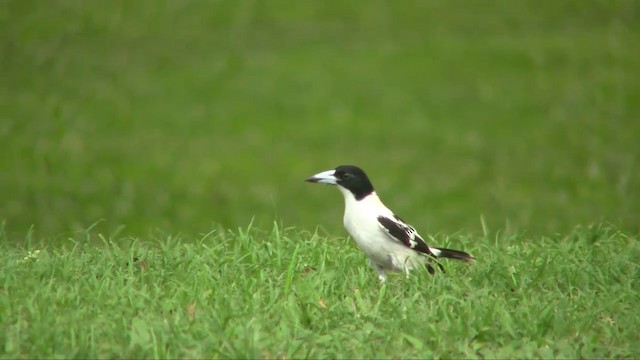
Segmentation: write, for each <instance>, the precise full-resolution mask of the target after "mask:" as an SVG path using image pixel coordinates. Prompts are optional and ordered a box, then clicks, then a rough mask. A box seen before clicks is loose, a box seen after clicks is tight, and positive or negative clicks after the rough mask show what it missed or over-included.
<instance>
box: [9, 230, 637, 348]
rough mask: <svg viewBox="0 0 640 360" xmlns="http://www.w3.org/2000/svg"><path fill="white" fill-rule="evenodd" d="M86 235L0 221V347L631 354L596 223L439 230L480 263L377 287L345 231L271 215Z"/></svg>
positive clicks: (618, 244)
mask: <svg viewBox="0 0 640 360" xmlns="http://www.w3.org/2000/svg"><path fill="white" fill-rule="evenodd" d="M89 236H90V235H89V234H88V233H87V234H84V235H83V234H77V236H74V238H73V239H57V240H56V239H33V238H29V239H27V244H28V245H26V246H25V247H24V248H17V247H7V245H6V239H5V238H4V235H3V238H2V239H1V240H2V242H0V243H1V244H3V245H1V246H2V249H1V251H0V254H1V255H0V261H1V262H2V263H3V267H4V269H3V271H2V272H0V294H1V295H2V296H0V319H1V323H0V325H1V327H2V329H3V331H2V333H1V336H0V349H2V350H0V352H1V353H2V357H4V358H32V357H38V358H55V357H63V358H67V357H79V358H96V357H99V358H112V357H117V358H122V357H124V358H150V357H153V358H158V357H163V358H202V357H214V358H274V357H277V358H304V357H311V358H335V357H339V358H379V357H394V358H432V357H436V358H479V357H480V358H538V357H541V358H552V357H557V358H613V357H616V358H623V357H637V356H638V355H639V354H640V346H639V345H638V344H640V339H639V338H638V331H637V329H638V325H639V324H640V313H639V312H638V311H637V309H638V307H640V296H639V295H638V286H640V266H639V265H638V261H637V259H638V258H639V256H640V245H639V243H638V238H637V237H633V236H630V235H627V234H624V233H622V232H620V231H617V230H615V229H614V228H611V227H608V226H604V225H598V226H592V227H588V228H577V229H575V230H574V231H572V232H571V233H570V234H568V235H566V236H562V237H556V238H548V237H539V236H534V237H531V236H526V235H522V234H520V235H515V234H511V235H509V234H493V235H489V234H487V235H486V236H483V237H470V236H467V235H463V234H457V235H451V236H440V235H438V236H435V239H432V241H433V242H434V243H438V244H441V245H448V246H451V247H457V248H464V249H466V250H468V251H470V252H472V253H473V254H474V255H476V257H477V258H478V262H477V263H476V264H474V265H471V266H469V265H467V264H464V263H460V262H451V261H450V262H447V263H446V264H445V265H446V269H447V273H446V274H441V273H439V274H437V275H436V276H430V275H429V274H428V273H427V272H426V271H422V272H420V271H416V272H414V273H413V274H412V276H410V277H409V278H405V277H404V276H403V275H397V276H392V277H390V279H389V280H390V281H389V282H388V283H387V284H386V285H380V284H379V282H378V280H377V277H376V274H375V272H374V271H373V270H371V269H369V268H368V266H367V262H366V259H365V256H364V255H363V254H362V253H360V252H359V251H358V250H357V249H356V248H355V246H354V245H353V244H351V243H350V242H347V241H346V239H344V238H335V237H330V236H325V235H320V234H317V233H309V232H304V231H296V230H293V229H282V228H279V227H277V226H274V227H273V230H271V231H260V230H257V229H253V228H249V229H239V230H237V231H233V232H232V231H222V230H213V231H211V232H210V233H208V234H206V235H200V236H198V237H196V238H182V237H179V236H170V235H166V234H156V235H154V236H149V237H147V238H141V239H132V238H108V237H106V236H98V238H97V239H91V238H89ZM96 243H98V245H96ZM53 244H55V245H53ZM28 250H30V251H32V252H33V251H35V250H41V252H40V253H39V254H38V255H37V256H35V258H33V259H24V258H25V257H27V256H28Z"/></svg>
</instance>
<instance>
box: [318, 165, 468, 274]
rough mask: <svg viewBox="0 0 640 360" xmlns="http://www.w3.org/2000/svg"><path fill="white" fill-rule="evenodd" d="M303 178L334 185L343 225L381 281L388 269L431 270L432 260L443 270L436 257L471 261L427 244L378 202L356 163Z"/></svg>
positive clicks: (463, 253)
mask: <svg viewBox="0 0 640 360" xmlns="http://www.w3.org/2000/svg"><path fill="white" fill-rule="evenodd" d="M306 181H308V182H312V183H322V184H329V185H337V186H338V190H340V192H341V193H342V195H343V196H344V203H345V209H344V219H343V221H344V227H345V228H346V229H347V232H349V235H351V237H352V238H353V240H354V241H355V242H356V244H357V245H358V246H359V247H360V249H362V250H363V251H364V252H365V253H366V254H367V256H368V257H369V261H370V263H371V266H372V267H373V268H374V269H375V270H376V271H377V273H378V278H379V279H380V281H381V282H384V281H386V279H387V275H386V273H387V272H389V271H400V272H404V273H405V274H407V275H408V274H409V271H410V270H412V269H415V268H417V267H421V266H426V268H427V270H428V271H429V273H431V274H434V273H435V270H434V268H433V266H432V265H431V262H432V261H433V262H435V263H436V264H438V266H439V267H440V269H441V270H444V269H443V267H442V265H441V264H440V263H438V262H437V260H438V259H439V258H450V259H457V260H463V261H466V262H469V263H472V262H474V261H475V258H474V257H473V256H471V255H469V254H468V253H466V252H463V251H459V250H451V249H444V248H438V247H430V246H428V245H427V244H426V243H425V241H424V239H423V238H422V237H421V236H420V235H419V234H418V232H417V231H416V229H414V228H413V227H412V226H411V225H409V224H407V223H405V222H404V221H403V220H402V219H400V218H399V217H398V216H397V215H395V214H394V213H393V212H392V211H391V210H389V208H387V207H386V206H385V205H384V204H383V203H382V201H381V200H380V198H379V197H378V195H377V194H376V192H375V190H374V189H373V185H372V184H371V181H370V180H369V177H368V176H367V174H366V173H365V172H364V171H363V170H362V169H360V168H359V167H357V166H353V165H342V166H338V167H337V168H335V169H334V170H327V171H323V172H321V173H318V174H316V175H313V176H311V177H310V178H307V179H306Z"/></svg>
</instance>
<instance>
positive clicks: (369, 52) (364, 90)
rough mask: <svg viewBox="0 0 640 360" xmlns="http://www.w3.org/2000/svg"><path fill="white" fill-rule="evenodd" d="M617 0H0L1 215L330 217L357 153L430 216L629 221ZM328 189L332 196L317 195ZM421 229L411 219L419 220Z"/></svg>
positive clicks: (187, 228) (42, 224)
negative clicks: (325, 181) (336, 183)
mask: <svg viewBox="0 0 640 360" xmlns="http://www.w3.org/2000/svg"><path fill="white" fill-rule="evenodd" d="M638 14H640V9H639V6H638V2H637V1H635V0H604V1H597V0H589V1H583V0H565V1H561V2H559V1H555V0H548V1H525V0H517V1H509V2H508V4H506V3H504V2H502V1H494V2H486V1H467V0H457V1H438V0H434V1H426V2H419V3H414V2H393V1H350V2H348V3H345V2H344V1H337V0H334V1H331V0H329V1H320V2H295V3H292V2H291V1H280V0H275V1H242V2H236V1H213V0H212V1H198V0H196V1H182V0H177V1H174V0H165V1H156V0H140V1H134V2H132V1H125V0H116V1H109V2H101V1H75V0H60V1H55V2H51V3H49V4H47V6H42V4H41V3H40V2H38V1H30V0H26V1H25V0H6V1H2V2H0V51H2V54H1V56H0V61H1V65H2V69H3V74H2V78H1V80H0V81H1V84H2V86H0V108H1V109H2V111H1V112H0V146H1V148H2V150H1V151H0V218H2V219H5V220H6V222H7V225H6V231H7V232H8V233H9V235H10V237H11V238H12V239H15V240H16V241H19V239H20V238H22V235H23V234H24V233H25V232H26V231H27V230H28V229H29V228H31V226H32V225H34V226H35V229H36V230H38V231H41V232H42V234H43V235H45V236H48V235H52V234H57V233H60V232H64V231H75V230H81V229H85V228H87V227H88V226H89V225H90V224H92V223H94V222H95V221H98V220H100V219H104V223H103V224H102V226H103V227H105V228H106V230H105V231H106V232H108V233H110V232H112V231H115V229H118V228H120V227H122V226H124V229H121V230H122V234H123V235H131V236H140V235H143V234H146V233H147V232H148V231H149V230H150V229H154V228H162V229H164V230H166V231H169V232H171V233H178V232H179V233H185V234H189V235H191V236H195V235H197V234H198V233H201V232H205V231H207V229H209V228H211V226H212V224H222V225H223V226H225V227H230V228H235V227H238V226H239V227H244V226H246V224H247V223H249V221H251V219H252V218H255V223H256V224H257V225H259V226H267V227H268V226H269V224H271V222H272V221H273V219H274V218H277V219H278V221H282V222H283V223H284V224H286V225H287V226H296V227H302V228H306V229H314V228H315V227H316V226H317V225H322V226H325V227H326V228H327V229H328V230H331V231H332V232H337V231H339V230H340V227H341V224H340V221H339V218H338V216H336V214H335V213H336V212H337V211H340V210H341V205H340V203H339V202H340V200H339V195H337V194H335V195H327V193H326V190H322V189H319V188H311V187H309V186H308V185H306V184H304V183H303V182H302V180H303V179H304V178H305V177H307V176H309V175H311V174H314V173H316V172H317V171H320V170H325V169H327V168H333V167H335V166H337V165H340V164H345V163H354V164H358V165H360V166H361V167H363V168H364V169H365V170H367V171H368V172H369V173H370V174H371V176H372V178H373V179H374V185H376V187H377V188H378V190H379V193H381V195H382V196H383V198H384V199H386V201H387V202H388V203H389V205H391V206H392V207H393V208H394V209H396V211H397V212H398V213H399V214H400V215H401V216H403V217H405V218H407V219H408V220H410V221H411V222H413V223H414V224H416V225H420V227H421V228H423V229H429V231H432V232H449V233H451V232H456V231H460V230H462V231H467V232H473V233H479V232H480V231H481V229H480V227H479V225H478V221H477V219H478V218H479V217H480V216H481V215H483V216H484V217H485V219H486V222H487V224H488V225H489V226H490V227H491V228H494V229H495V228H505V227H507V226H508V227H509V228H510V229H512V230H526V231H533V232H536V233H542V234H549V235H553V234H554V233H558V232H560V233H565V232H567V231H569V230H571V229H572V228H573V227H574V226H575V225H576V224H591V223H597V222H600V221H603V220H604V221H609V222H611V223H614V224H617V225H618V226H619V227H620V228H621V229H624V230H627V231H630V232H634V233H635V232H637V231H638V229H639V228H640V223H639V222H638V216H637V214H638V213H640V166H639V165H638V161H639V160H638V159H639V158H640V156H639V155H640V147H639V146H638V145H637V143H638V137H639V136H640V135H639V134H640V121H638V119H639V118H640V86H639V85H638V84H639V83H638V81H637V79H639V78H640V47H638V46H637V37H638V36H637V34H638V32H639V30H640V21H638ZM328 196H333V197H334V199H331V200H332V202H331V203H330V204H328V203H327V201H326V200H327V197H328ZM423 231H426V230H423Z"/></svg>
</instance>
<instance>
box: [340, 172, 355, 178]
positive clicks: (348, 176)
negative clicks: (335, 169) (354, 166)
mask: <svg viewBox="0 0 640 360" xmlns="http://www.w3.org/2000/svg"><path fill="white" fill-rule="evenodd" d="M352 177H353V174H351V173H344V175H342V178H343V179H351V178H352Z"/></svg>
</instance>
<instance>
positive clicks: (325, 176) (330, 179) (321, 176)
mask: <svg viewBox="0 0 640 360" xmlns="http://www.w3.org/2000/svg"><path fill="white" fill-rule="evenodd" d="M335 172H336V171H335V170H327V171H323V172H321V173H318V174H315V175H313V176H312V177H310V178H307V179H306V180H305V181H308V182H312V183H321V184H329V185H337V184H338V179H337V178H336V177H335V175H334V174H335Z"/></svg>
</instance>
